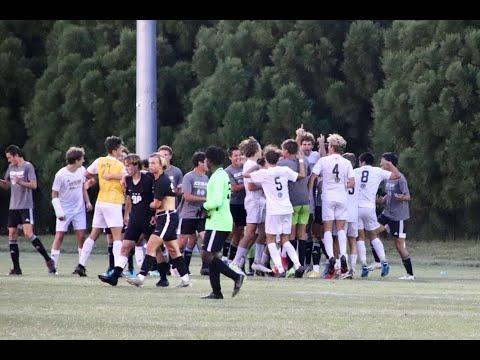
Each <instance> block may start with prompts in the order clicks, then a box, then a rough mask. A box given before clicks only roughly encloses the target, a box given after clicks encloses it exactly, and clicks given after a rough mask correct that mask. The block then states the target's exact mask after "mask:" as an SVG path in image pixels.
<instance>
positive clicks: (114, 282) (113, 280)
mask: <svg viewBox="0 0 480 360" xmlns="http://www.w3.org/2000/svg"><path fill="white" fill-rule="evenodd" d="M98 278H99V279H100V280H101V281H103V282H104V283H107V284H110V285H112V286H117V283H118V279H117V278H116V277H114V276H105V275H98Z"/></svg>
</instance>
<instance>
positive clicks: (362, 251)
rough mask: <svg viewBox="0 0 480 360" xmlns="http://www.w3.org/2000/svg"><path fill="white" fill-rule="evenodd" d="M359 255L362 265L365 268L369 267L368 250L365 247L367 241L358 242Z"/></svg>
mask: <svg viewBox="0 0 480 360" xmlns="http://www.w3.org/2000/svg"><path fill="white" fill-rule="evenodd" d="M357 254H358V257H359V258H360V263H361V264H362V265H363V266H366V265H367V248H366V247H365V241H363V240H358V241H357Z"/></svg>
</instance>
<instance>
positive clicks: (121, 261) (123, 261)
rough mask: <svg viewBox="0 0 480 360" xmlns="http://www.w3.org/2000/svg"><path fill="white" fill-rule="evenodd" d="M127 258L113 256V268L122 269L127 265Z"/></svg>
mask: <svg viewBox="0 0 480 360" xmlns="http://www.w3.org/2000/svg"><path fill="white" fill-rule="evenodd" d="M127 262H128V257H126V256H123V255H118V256H115V267H117V266H119V267H121V268H122V269H123V268H124V267H125V265H127Z"/></svg>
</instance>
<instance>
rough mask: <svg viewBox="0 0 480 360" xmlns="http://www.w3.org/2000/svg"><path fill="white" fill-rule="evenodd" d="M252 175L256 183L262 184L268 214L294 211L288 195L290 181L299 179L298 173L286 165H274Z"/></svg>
mask: <svg viewBox="0 0 480 360" xmlns="http://www.w3.org/2000/svg"><path fill="white" fill-rule="evenodd" d="M250 176H251V179H252V180H253V181H254V182H255V183H257V184H261V185H262V188H263V192H264V193H265V197H266V199H267V215H288V214H291V213H293V206H292V203H291V202H290V197H289V195H288V182H289V181H297V177H298V173H296V172H295V171H293V170H292V169H290V168H289V167H286V166H274V167H271V168H268V169H260V170H258V171H254V172H253V173H251V174H250Z"/></svg>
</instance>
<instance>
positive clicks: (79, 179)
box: [52, 166, 85, 215]
mask: <svg viewBox="0 0 480 360" xmlns="http://www.w3.org/2000/svg"><path fill="white" fill-rule="evenodd" d="M84 175H85V168H84V167H83V166H81V167H79V168H78V169H77V170H76V171H75V172H71V171H69V170H68V169H67V167H66V166H65V167H63V168H61V169H60V170H58V172H57V173H56V174H55V179H54V180H53V185H52V190H54V191H58V198H59V199H60V204H62V209H63V211H64V213H65V215H76V214H78V213H81V212H84V211H85V201H84V199H83V184H84V183H85V176H84Z"/></svg>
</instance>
